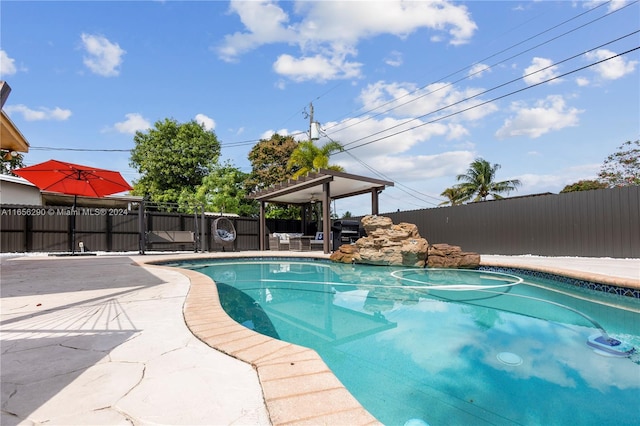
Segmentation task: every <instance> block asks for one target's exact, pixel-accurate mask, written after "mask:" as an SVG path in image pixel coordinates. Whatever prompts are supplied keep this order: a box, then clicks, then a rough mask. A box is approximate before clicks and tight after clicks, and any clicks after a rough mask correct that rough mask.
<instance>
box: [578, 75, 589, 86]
mask: <svg viewBox="0 0 640 426" xmlns="http://www.w3.org/2000/svg"><path fill="white" fill-rule="evenodd" d="M590 83H591V82H590V81H589V79H588V78H586V77H578V78H576V84H577V85H578V86H580V87H584V86H588V85H589V84H590Z"/></svg>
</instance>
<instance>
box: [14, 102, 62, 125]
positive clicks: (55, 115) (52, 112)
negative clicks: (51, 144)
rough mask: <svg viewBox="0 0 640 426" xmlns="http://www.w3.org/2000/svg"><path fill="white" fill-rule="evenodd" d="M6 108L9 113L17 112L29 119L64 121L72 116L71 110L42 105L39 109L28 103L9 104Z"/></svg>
mask: <svg viewBox="0 0 640 426" xmlns="http://www.w3.org/2000/svg"><path fill="white" fill-rule="evenodd" d="M4 110H5V111H6V112H7V113H8V114H11V113H16V114H22V117H23V118H24V119H25V120H27V121H45V120H55V121H64V120H67V119H68V118H69V117H71V114H72V113H71V110H68V109H62V108H59V107H55V108H53V109H51V108H45V107H40V108H39V109H37V110H33V109H31V108H29V107H27V106H26V105H22V104H19V105H9V106H6V107H4Z"/></svg>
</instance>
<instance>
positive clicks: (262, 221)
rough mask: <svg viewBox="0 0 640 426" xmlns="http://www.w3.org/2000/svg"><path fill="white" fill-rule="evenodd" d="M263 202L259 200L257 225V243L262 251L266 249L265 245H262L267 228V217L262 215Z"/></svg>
mask: <svg viewBox="0 0 640 426" xmlns="http://www.w3.org/2000/svg"><path fill="white" fill-rule="evenodd" d="M264 204H265V202H264V201H262V200H261V201H260V226H259V228H260V231H259V232H260V243H259V244H260V250H263V251H264V250H266V247H265V245H264V234H265V231H266V228H267V219H266V218H265V217H264V211H265V208H264Z"/></svg>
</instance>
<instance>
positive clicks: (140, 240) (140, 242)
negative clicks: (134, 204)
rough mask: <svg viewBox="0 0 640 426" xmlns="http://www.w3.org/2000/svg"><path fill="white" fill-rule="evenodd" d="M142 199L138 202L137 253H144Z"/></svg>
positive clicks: (143, 206)
mask: <svg viewBox="0 0 640 426" xmlns="http://www.w3.org/2000/svg"><path fill="white" fill-rule="evenodd" d="M145 208H146V207H145V205H144V200H140V204H138V253H139V254H144V249H145V229H144V209H145Z"/></svg>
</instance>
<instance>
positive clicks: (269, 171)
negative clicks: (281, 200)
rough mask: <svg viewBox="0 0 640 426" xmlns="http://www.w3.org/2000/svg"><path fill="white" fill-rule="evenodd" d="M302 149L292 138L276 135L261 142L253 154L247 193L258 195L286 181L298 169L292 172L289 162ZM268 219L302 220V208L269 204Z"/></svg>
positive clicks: (246, 185) (252, 151)
mask: <svg viewBox="0 0 640 426" xmlns="http://www.w3.org/2000/svg"><path fill="white" fill-rule="evenodd" d="M297 146H298V143H297V142H296V141H295V139H293V137H292V136H282V135H279V134H277V133H276V134H274V135H272V136H271V138H269V139H261V140H260V141H259V142H258V143H257V144H255V145H254V147H253V148H252V149H251V151H250V152H249V161H250V162H251V173H250V174H249V176H248V177H247V179H246V180H245V188H246V190H247V192H249V193H250V192H255V191H259V190H261V189H264V188H268V187H269V186H271V185H275V184H277V183H280V182H284V181H286V180H287V179H290V178H291V177H292V176H293V173H295V171H296V170H297V169H293V170H288V169H287V162H288V161H289V158H290V157H291V154H292V153H293V151H294V150H295V149H296V147H297ZM265 217H267V218H273V219H300V209H299V208H298V207H289V206H284V205H279V204H267V206H266V211H265Z"/></svg>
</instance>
